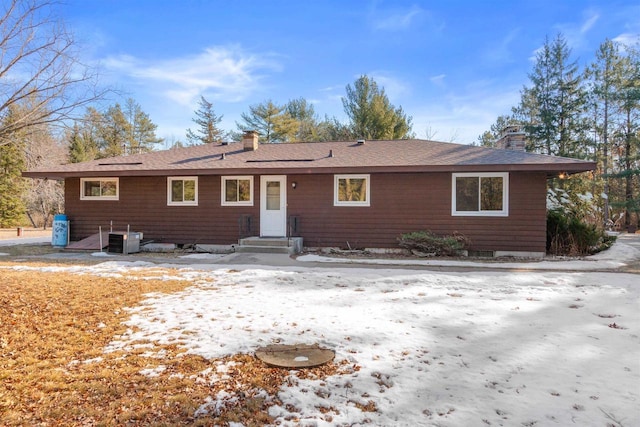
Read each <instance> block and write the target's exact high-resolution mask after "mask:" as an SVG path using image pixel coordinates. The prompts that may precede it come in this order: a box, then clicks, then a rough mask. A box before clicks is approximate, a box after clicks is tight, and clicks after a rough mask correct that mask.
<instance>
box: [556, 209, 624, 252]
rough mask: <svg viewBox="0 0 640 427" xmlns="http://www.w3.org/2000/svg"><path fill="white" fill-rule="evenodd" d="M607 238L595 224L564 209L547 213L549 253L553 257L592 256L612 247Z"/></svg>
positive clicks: (610, 241) (611, 238) (613, 238)
mask: <svg viewBox="0 0 640 427" xmlns="http://www.w3.org/2000/svg"><path fill="white" fill-rule="evenodd" d="M613 242H615V237H614V236H607V235H606V233H605V232H604V230H602V229H601V228H598V227H597V226H596V225H595V224H588V223H586V222H584V221H582V220H581V219H580V218H578V217H577V216H576V215H574V214H572V213H569V212H565V211H564V210H562V209H551V210H549V211H548V212H547V253H549V254H551V255H572V256H576V255H591V254H595V253H597V252H600V251H603V250H605V249H608V248H609V247H611V245H612V244H613Z"/></svg>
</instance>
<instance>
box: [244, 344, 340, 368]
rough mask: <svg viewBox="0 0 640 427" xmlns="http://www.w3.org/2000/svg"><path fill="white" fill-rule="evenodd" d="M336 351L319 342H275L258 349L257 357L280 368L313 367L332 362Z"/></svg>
mask: <svg viewBox="0 0 640 427" xmlns="http://www.w3.org/2000/svg"><path fill="white" fill-rule="evenodd" d="M335 355H336V353H335V351H333V350H329V349H328V348H320V347H319V346H318V345H317V344H314V345H308V344H275V345H268V346H266V347H262V348H259V349H258V350H256V357H257V358H258V359H260V360H262V361H263V362H264V363H266V364H267V365H271V366H277V367H279V368H311V367H314V366H320V365H323V364H325V363H327V362H330V361H331V360H333V358H334V357H335Z"/></svg>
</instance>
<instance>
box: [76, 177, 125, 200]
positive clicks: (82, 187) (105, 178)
mask: <svg viewBox="0 0 640 427" xmlns="http://www.w3.org/2000/svg"><path fill="white" fill-rule="evenodd" d="M87 181H115V183H116V195H115V196H85V194H84V183H85V182H87ZM80 200H103V201H112V200H120V178H108V177H96V178H80Z"/></svg>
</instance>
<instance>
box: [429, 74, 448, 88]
mask: <svg viewBox="0 0 640 427" xmlns="http://www.w3.org/2000/svg"><path fill="white" fill-rule="evenodd" d="M446 77H447V75H446V74H438V75H437V76H431V77H429V81H430V82H431V83H433V84H434V85H436V86H438V87H444V86H445V83H444V79H445V78H446Z"/></svg>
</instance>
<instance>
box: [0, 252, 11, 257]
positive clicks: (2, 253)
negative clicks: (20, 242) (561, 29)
mask: <svg viewBox="0 0 640 427" xmlns="http://www.w3.org/2000/svg"><path fill="white" fill-rule="evenodd" d="M7 255H9V254H7V253H4V252H0V256H7Z"/></svg>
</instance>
